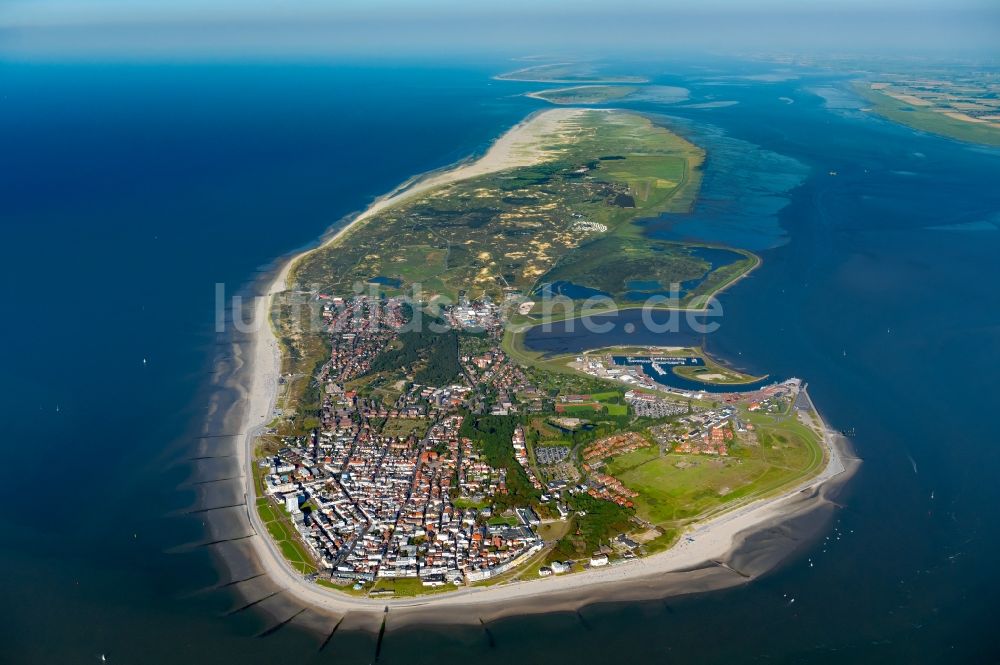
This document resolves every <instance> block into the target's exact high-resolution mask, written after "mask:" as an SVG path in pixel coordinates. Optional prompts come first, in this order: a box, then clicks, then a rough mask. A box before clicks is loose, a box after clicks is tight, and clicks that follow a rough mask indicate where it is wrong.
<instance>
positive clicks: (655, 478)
mask: <svg viewBox="0 0 1000 665" xmlns="http://www.w3.org/2000/svg"><path fill="white" fill-rule="evenodd" d="M748 417H749V420H750V422H751V423H753V424H754V426H755V432H756V437H757V442H756V444H754V445H746V444H740V445H735V446H732V448H731V449H730V454H729V456H728V457H714V456H707V455H684V454H677V453H670V454H667V455H661V454H660V452H659V449H658V448H656V447H652V448H644V449H641V450H637V451H635V452H632V453H628V454H626V455H621V456H619V457H615V458H614V459H613V460H612V461H611V463H610V464H609V465H608V468H607V471H608V473H610V474H612V475H614V476H615V477H616V478H618V479H619V480H621V481H622V482H623V483H624V484H625V485H626V486H627V487H628V488H630V489H632V490H635V491H636V492H639V497H637V498H636V499H635V504H636V509H637V511H638V514H639V515H640V516H641V517H643V518H644V519H647V520H649V521H650V522H652V523H654V524H656V525H658V526H661V527H667V528H679V527H681V526H683V525H684V524H686V523H688V522H690V521H693V520H694V519H697V518H703V517H705V516H707V515H708V514H711V513H712V512H713V511H715V510H718V509H720V508H728V507H731V506H732V505H733V504H734V502H738V501H740V500H749V499H756V498H760V497H762V496H766V495H767V494H769V493H771V492H774V491H776V490H778V489H780V488H781V487H784V486H787V485H789V484H791V483H793V482H795V481H796V480H799V479H802V478H805V477H808V476H809V475H811V474H813V473H815V472H816V470H817V469H818V468H819V467H820V465H821V464H822V461H823V450H822V448H821V447H820V442H819V437H818V435H817V434H816V433H815V432H814V431H812V430H811V429H809V428H808V427H806V426H805V425H803V424H802V423H800V422H799V421H798V420H795V419H794V417H792V416H788V415H785V414H780V415H777V416H774V415H765V414H750V415H749V416H748Z"/></svg>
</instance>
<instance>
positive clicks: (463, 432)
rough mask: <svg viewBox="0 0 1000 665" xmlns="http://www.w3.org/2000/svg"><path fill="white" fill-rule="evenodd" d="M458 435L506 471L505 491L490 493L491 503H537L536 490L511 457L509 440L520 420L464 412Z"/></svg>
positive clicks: (504, 506)
mask: <svg viewBox="0 0 1000 665" xmlns="http://www.w3.org/2000/svg"><path fill="white" fill-rule="evenodd" d="M464 415H465V419H464V420H463V421H462V427H461V429H460V430H459V436H464V437H468V438H470V439H472V441H473V443H474V444H475V445H476V447H477V448H478V449H479V451H480V452H481V453H482V455H483V457H484V458H485V460H486V463H487V464H489V465H490V466H492V467H494V468H497V469H505V470H506V471H507V494H503V495H497V496H496V497H494V507H495V508H496V509H499V510H501V511H503V510H506V509H508V508H513V507H515V506H527V505H537V504H538V497H539V494H538V490H536V489H535V488H534V487H533V486H532V485H531V482H530V481H529V480H528V476H527V474H525V472H524V469H523V468H522V467H521V465H520V464H518V462H517V460H516V459H515V458H514V448H513V447H512V446H511V444H510V441H511V438H512V437H513V436H514V429H515V428H516V427H517V426H518V424H519V423H520V418H519V417H518V416H491V415H482V416H479V415H475V414H471V413H466V414H464Z"/></svg>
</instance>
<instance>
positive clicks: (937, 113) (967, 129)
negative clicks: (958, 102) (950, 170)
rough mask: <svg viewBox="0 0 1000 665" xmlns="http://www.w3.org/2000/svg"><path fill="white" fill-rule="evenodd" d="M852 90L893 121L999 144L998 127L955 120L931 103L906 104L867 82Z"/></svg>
mask: <svg viewBox="0 0 1000 665" xmlns="http://www.w3.org/2000/svg"><path fill="white" fill-rule="evenodd" d="M853 89H854V91H855V92H856V93H857V94H858V95H860V96H861V97H863V98H865V99H866V100H868V101H869V102H871V103H872V109H871V110H872V111H874V112H875V113H877V114H878V115H880V116H883V117H885V118H888V119H889V120H892V121H894V122H898V123H900V124H903V125H906V126H907V127H912V128H914V129H919V130H921V131H925V132H930V133H932V134H940V135H942V136H947V137H949V138H953V139H957V140H959V141H968V142H970V143H983V144H985V145H994V146H1000V129H997V128H996V127H995V126H991V125H990V124H988V123H981V122H969V121H966V120H958V119H956V118H950V117H948V116H946V115H945V114H944V113H942V112H941V110H940V109H939V110H935V107H932V106H916V105H912V104H907V103H906V102H904V101H902V100H900V99H896V98H894V97H890V96H889V95H887V94H885V93H883V92H880V91H879V90H872V89H871V87H870V86H869V84H868V83H867V82H856V83H855V84H854V85H853Z"/></svg>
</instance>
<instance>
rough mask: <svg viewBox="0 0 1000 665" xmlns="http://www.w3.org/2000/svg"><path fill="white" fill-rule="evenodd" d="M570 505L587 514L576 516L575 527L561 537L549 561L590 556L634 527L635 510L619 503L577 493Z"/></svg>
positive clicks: (572, 497)
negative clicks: (632, 518)
mask: <svg viewBox="0 0 1000 665" xmlns="http://www.w3.org/2000/svg"><path fill="white" fill-rule="evenodd" d="M568 504H569V507H570V508H571V509H573V510H575V511H578V512H582V513H584V514H583V515H579V514H578V515H576V516H575V517H574V518H573V521H574V527H575V529H571V530H570V532H569V533H567V534H566V535H565V536H563V537H562V538H560V539H559V541H558V542H557V543H556V546H555V548H554V549H553V551H552V553H551V554H550V555H549V560H550V561H551V560H558V559H574V558H580V557H583V556H590V555H591V554H592V553H593V552H595V551H597V550H598V549H599V548H600V547H601V546H602V545H607V544H608V540H609V539H611V538H614V537H615V536H617V535H618V534H620V533H624V532H626V531H628V530H629V529H630V528H631V523H630V519H631V517H632V511H630V510H629V509H626V508H622V507H621V506H619V505H618V504H616V503H611V502H610V501H602V500H600V499H595V498H594V497H592V496H590V495H588V494H574V495H573V496H571V497H570V498H569V501H568Z"/></svg>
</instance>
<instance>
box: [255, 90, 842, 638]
mask: <svg viewBox="0 0 1000 665" xmlns="http://www.w3.org/2000/svg"><path fill="white" fill-rule="evenodd" d="M585 112H587V110H584V109H550V110H546V111H542V112H538V113H536V114H533V115H531V116H529V117H528V118H527V119H526V120H524V121H522V122H521V123H520V124H518V125H516V126H515V127H514V128H512V129H511V130H510V131H508V132H507V133H505V134H504V135H502V136H501V137H500V138H498V139H497V141H496V142H494V144H493V145H492V146H491V148H490V149H489V150H488V151H487V152H486V154H484V155H483V156H482V157H480V158H479V159H477V160H475V161H471V162H468V163H464V164H459V165H458V166H456V167H453V168H451V169H447V170H445V171H441V172H436V173H433V174H430V175H429V176H426V177H418V178H415V179H413V180H410V181H408V182H407V183H404V184H403V185H401V186H400V187H398V188H396V189H395V190H393V192H390V193H389V194H387V195H386V196H384V197H381V198H379V199H377V200H376V201H375V202H374V203H373V204H372V205H371V206H370V207H369V208H368V209H366V210H365V211H364V212H362V213H361V214H360V215H358V216H357V217H355V218H354V219H353V220H352V221H351V222H350V223H349V224H347V225H346V226H344V227H343V228H342V229H340V230H338V231H337V232H336V233H334V234H333V235H331V236H330V237H328V238H326V239H325V240H324V241H323V242H322V243H321V244H320V245H319V246H326V245H329V244H330V243H333V242H336V241H337V240H339V239H340V238H342V237H344V236H345V235H346V234H348V233H349V232H350V231H351V230H352V229H353V228H356V227H357V225H358V224H360V223H363V222H364V221H365V220H367V219H369V218H371V217H372V215H374V214H375V213H377V212H379V211H380V210H383V209H385V208H386V207H388V206H391V205H393V204H395V203H397V202H399V201H401V200H404V199H406V198H409V197H410V196H413V195H416V194H418V193H421V192H426V191H428V190H430V189H432V188H435V187H439V186H443V185H447V184H448V183H450V182H455V181H457V180H461V179H465V178H469V177H474V176H477V175H482V174H485V173H490V172H495V171H498V170H503V169H505V168H512V167H515V166H521V165H527V164H532V163H537V162H538V161H543V160H544V159H545V153H544V151H543V150H542V149H541V148H540V147H539V146H537V145H535V146H531V145H530V141H531V139H532V138H534V137H537V136H538V135H540V134H542V133H547V132H550V131H551V129H552V128H553V123H554V122H560V121H562V120H563V119H568V118H572V117H573V116H574V115H577V114H580V113H585ZM313 249H314V248H313ZM313 249H309V250H307V251H305V252H301V253H299V254H297V255H295V256H293V257H291V258H290V259H288V260H286V261H285V262H284V264H283V265H282V267H281V269H280V270H279V271H278V272H277V274H276V275H275V276H274V279H273V280H272V281H271V282H270V284H269V285H268V286H267V288H266V289H265V290H264V293H263V294H262V295H261V296H260V297H258V298H257V299H256V302H255V305H254V311H253V321H254V331H255V332H254V333H252V335H251V338H252V339H251V341H250V345H251V353H250V354H249V361H250V363H251V374H250V380H249V388H248V391H247V394H246V404H247V407H246V410H245V412H244V415H243V421H242V427H241V428H240V432H239V435H238V436H239V437H241V438H242V442H241V443H240V444H239V445H238V446H237V457H238V460H239V467H240V470H241V477H242V482H243V483H244V486H245V496H246V507H247V515H248V518H249V520H250V523H251V525H252V527H253V530H254V532H255V533H254V534H253V535H252V536H250V537H248V538H247V544H248V545H249V546H250V549H251V551H252V552H253V554H254V556H255V558H256V559H257V561H258V563H259V566H260V567H261V569H262V571H263V572H264V573H266V575H267V577H268V578H269V579H270V580H271V581H272V582H273V583H275V584H277V585H278V586H279V587H281V588H282V589H283V590H284V591H286V592H287V593H288V594H290V595H291V596H293V597H294V598H295V599H296V600H298V601H300V602H303V603H305V604H307V605H308V606H310V607H312V608H314V609H317V610H321V611H325V612H327V613H330V614H334V615H345V614H348V613H350V614H352V615H354V614H359V615H364V617H365V618H363V619H362V618H361V617H358V619H359V626H361V627H363V626H369V627H370V628H371V629H372V630H378V628H379V625H380V623H381V621H382V616H383V614H384V612H385V611H387V608H388V609H391V610H392V615H393V626H394V627H398V626H399V625H400V624H403V625H405V624H406V623H408V622H429V621H437V622H442V623H454V622H471V623H475V622H478V621H479V620H480V619H481V617H483V616H489V617H490V618H491V619H492V618H499V617H501V616H503V615H505V614H513V613H518V614H525V613H541V612H552V611H560V610H568V609H575V608H578V607H580V606H583V605H587V604H590V603H593V602H604V601H615V600H622V601H624V600H641V599H644V598H653V597H656V598H662V597H665V596H668V595H678V594H683V593H694V592H698V591H706V590H710V589H718V588H724V587H727V586H733V585H736V584H742V583H746V582H747V581H748V580H750V579H753V578H754V577H756V576H758V575H759V574H762V573H763V572H766V571H767V570H770V569H773V567H774V566H775V565H777V563H779V562H780V561H781V560H783V559H784V558H785V557H786V556H787V555H788V554H789V548H788V547H784V548H783V555H784V556H777V557H776V556H775V555H773V554H772V556H771V557H770V558H768V557H764V558H765V559H768V561H769V563H767V565H764V566H762V568H761V570H753V571H751V572H747V571H737V570H734V568H733V567H732V566H729V565H726V564H724V563H720V561H721V562H725V561H726V560H732V559H733V558H734V556H735V554H736V553H737V550H739V549H740V546H741V544H743V543H746V542H747V540H748V539H749V538H750V537H752V534H753V533H757V532H759V531H762V530H764V529H767V528H770V527H772V526H774V525H775V524H779V523H783V522H787V521H788V520H790V519H793V518H796V517H798V516H801V515H804V514H806V513H809V512H812V511H813V510H815V509H817V508H820V507H823V506H827V507H829V506H830V505H831V504H830V502H829V501H828V500H827V498H826V495H825V494H824V485H826V484H827V483H830V481H833V480H837V481H838V482H837V483H834V484H835V485H840V484H842V482H843V481H846V480H847V479H848V478H849V477H850V475H851V474H852V473H853V471H854V469H855V468H856V466H857V465H856V464H855V463H852V462H851V461H850V459H849V454H848V453H847V452H845V451H847V442H846V441H843V440H841V439H838V438H836V437H835V436H834V435H833V434H832V433H831V432H830V431H829V429H828V428H826V427H825V425H823V424H822V420H820V424H821V426H822V427H823V428H824V437H823V440H824V448H825V457H826V466H825V468H824V469H823V471H822V472H820V474H819V475H817V476H813V477H812V478H810V479H809V480H807V481H804V482H803V483H801V484H799V485H797V486H795V487H794V488H791V489H788V490H785V491H783V492H782V493H781V494H780V495H779V496H777V497H774V496H772V497H766V498H761V499H758V500H755V501H753V502H751V503H749V504H746V505H744V506H739V507H734V508H733V509H731V510H729V511H728V512H725V513H722V514H720V515H717V516H715V517H713V518H711V519H708V520H705V521H704V522H702V523H698V524H695V525H693V526H692V528H691V529H690V531H689V532H688V533H687V536H689V538H690V539H689V538H685V539H683V540H682V541H681V542H680V543H678V544H677V545H675V546H674V547H672V548H671V549H669V550H667V551H664V552H660V553H657V554H654V555H651V556H649V557H645V558H641V559H634V560H630V561H627V562H624V563H621V564H617V565H614V566H610V567H608V568H602V569H592V570H588V571H583V572H579V573H574V574H571V575H567V576H560V577H551V578H538V579H533V580H528V581H522V582H517V583H512V584H507V585H499V586H493V587H468V588H463V589H458V590H455V591H449V592H443V593H440V594H436V595H433V596H425V597H416V598H398V599H369V598H356V597H352V596H350V595H347V594H344V593H340V592H337V591H335V590H329V589H324V588H322V587H320V586H318V585H316V584H313V583H310V582H307V581H305V580H304V579H303V578H302V577H301V575H300V574H299V573H297V572H295V571H294V570H293V569H292V568H291V566H290V565H289V564H288V562H287V561H286V560H285V559H284V557H283V556H282V554H281V553H280V551H279V550H278V548H277V546H276V544H275V543H274V541H273V540H272V539H271V538H270V537H269V536H268V535H266V534H267V531H266V529H265V528H264V526H263V524H262V523H261V520H260V517H259V515H258V514H257V511H256V510H255V503H256V496H255V488H254V485H253V480H252V469H251V464H253V445H254V440H255V439H256V438H257V436H258V435H259V433H260V432H261V431H262V429H263V428H264V427H265V426H266V424H267V422H269V421H270V417H271V414H272V413H273V411H274V407H275V403H276V399H277V393H278V378H279V376H280V371H281V355H280V348H279V345H278V341H277V339H276V338H275V336H274V334H273V331H272V329H271V326H270V311H271V305H272V300H273V298H274V296H275V295H277V294H279V293H281V292H282V291H284V290H285V289H286V287H287V280H288V276H289V274H290V271H291V269H292V267H293V266H294V265H295V263H296V261H298V260H299V259H300V258H301V257H302V256H304V255H305V254H307V253H309V252H311V251H313ZM804 394H805V395H806V399H808V394H807V393H804ZM809 404H810V407H811V408H812V409H813V411H814V412H815V407H813V406H812V402H811V400H809ZM816 413H817V414H818V412H816ZM758 563H759V562H758ZM473 607H474V608H475V609H476V612H469V611H468V610H469V609H470V608H473Z"/></svg>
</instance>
